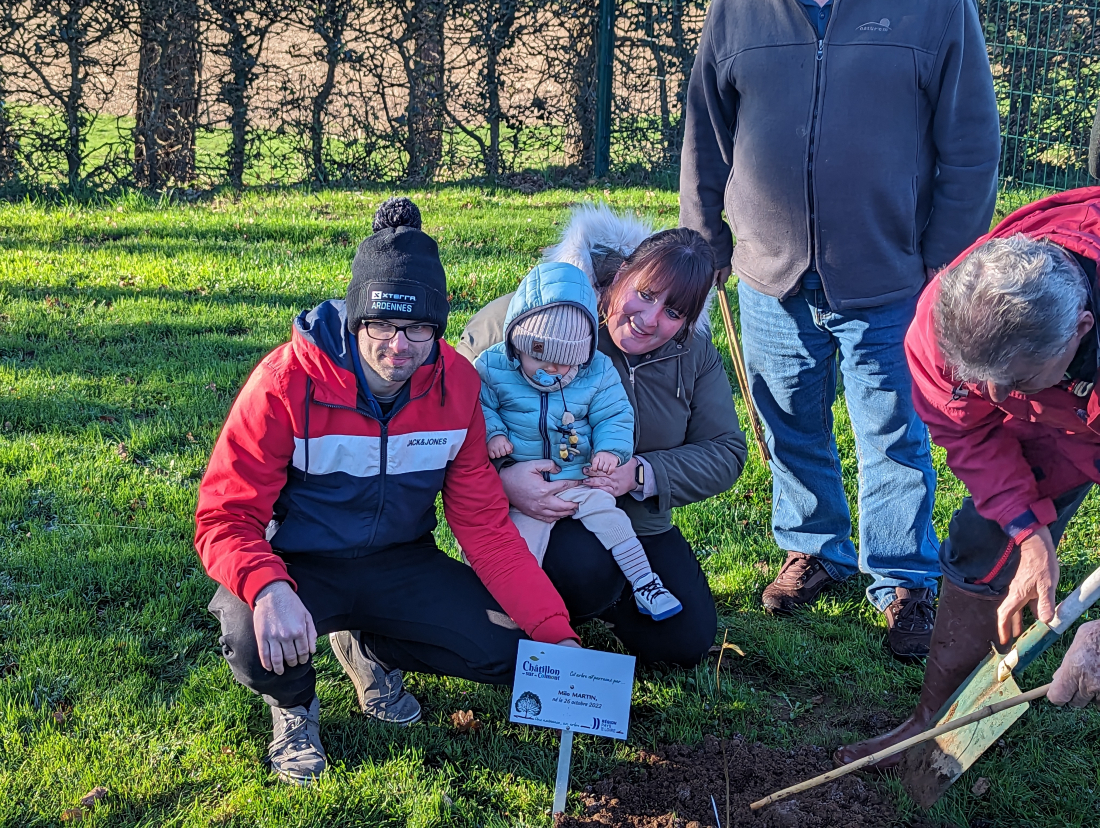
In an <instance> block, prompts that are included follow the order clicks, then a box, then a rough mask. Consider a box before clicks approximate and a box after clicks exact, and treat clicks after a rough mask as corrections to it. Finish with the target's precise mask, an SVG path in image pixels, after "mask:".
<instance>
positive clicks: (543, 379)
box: [531, 368, 561, 388]
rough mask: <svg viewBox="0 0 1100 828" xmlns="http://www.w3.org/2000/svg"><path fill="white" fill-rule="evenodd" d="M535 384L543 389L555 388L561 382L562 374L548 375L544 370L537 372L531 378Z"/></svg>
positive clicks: (540, 369)
mask: <svg viewBox="0 0 1100 828" xmlns="http://www.w3.org/2000/svg"><path fill="white" fill-rule="evenodd" d="M531 379H533V380H534V381H535V382H537V383H538V384H539V385H541V386H542V387H543V388H553V387H554V386H555V385H557V384H558V383H559V382H561V374H548V373H546V371H545V370H544V369H542V368H539V369H538V370H537V371H535V375H534V376H533V377H531Z"/></svg>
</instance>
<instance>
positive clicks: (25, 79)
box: [0, 0, 133, 191]
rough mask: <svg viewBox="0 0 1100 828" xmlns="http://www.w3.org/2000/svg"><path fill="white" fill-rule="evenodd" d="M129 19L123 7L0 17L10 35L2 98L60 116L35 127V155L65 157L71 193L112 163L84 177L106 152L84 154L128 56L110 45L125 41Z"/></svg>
mask: <svg viewBox="0 0 1100 828" xmlns="http://www.w3.org/2000/svg"><path fill="white" fill-rule="evenodd" d="M132 11H133V9H132V7H131V6H130V5H129V3H128V2H127V1H126V0H26V2H23V3H10V4H6V5H4V7H3V8H2V10H0V30H2V31H5V32H7V33H8V34H7V36H5V37H4V38H2V39H0V60H2V61H3V62H4V64H5V65H6V66H7V67H8V70H7V83H8V93H9V95H11V96H13V97H18V98H19V99H21V100H24V101H30V102H34V103H36V104H39V105H41V106H44V107H47V108H48V109H50V110H53V111H54V112H58V113H59V114H60V120H59V121H58V120H55V119H40V120H39V123H37V124H36V127H35V130H34V137H33V143H34V145H35V146H34V151H35V152H36V153H37V154H38V155H40V156H44V157H46V158H48V157H49V156H51V155H60V156H62V157H63V159H64V168H65V172H64V175H65V179H64V180H65V183H66V185H67V187H68V189H69V190H70V191H75V190H80V189H83V187H84V186H85V185H86V184H87V182H88V180H89V179H91V178H94V177H95V176H96V175H97V174H99V173H102V172H105V171H107V167H108V166H109V164H110V161H111V160H112V159H110V158H108V161H101V162H100V163H98V164H96V165H94V168H92V169H85V165H86V162H88V160H89V157H90V155H92V154H93V153H95V152H100V153H102V151H103V150H104V147H103V146H97V147H92V148H89V147H88V136H89V133H90V131H91V129H92V127H93V126H94V125H95V123H96V120H97V119H98V117H99V109H98V107H97V104H99V103H101V102H102V101H104V100H105V99H106V98H107V97H109V95H110V93H111V91H112V90H113V88H114V84H115V82H116V81H115V78H116V77H117V73H118V70H119V69H120V68H121V67H122V66H124V65H125V64H126V62H127V60H128V59H129V57H130V55H131V54H132V52H128V50H127V49H125V48H118V45H119V44H118V43H112V41H119V40H125V39H126V38H127V35H128V33H129V30H130V25H131V22H132ZM108 156H109V153H108ZM43 164H44V165H45V166H52V164H51V163H50V162H49V161H48V160H46V161H44V162H43Z"/></svg>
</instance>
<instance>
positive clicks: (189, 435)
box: [187, 431, 198, 443]
mask: <svg viewBox="0 0 1100 828" xmlns="http://www.w3.org/2000/svg"><path fill="white" fill-rule="evenodd" d="M187 442H188V443H196V442H198V441H197V440H196V439H195V435H194V434H192V433H191V432H190V431H188V432H187Z"/></svg>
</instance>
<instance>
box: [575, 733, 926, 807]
mask: <svg viewBox="0 0 1100 828" xmlns="http://www.w3.org/2000/svg"><path fill="white" fill-rule="evenodd" d="M725 748H726V756H727V757H728V760H729V792H730V803H729V825H730V826H731V827H732V828H736V826H750V825H751V826H754V828H795V827H796V826H797V828H832V826H837V827H838V828H839V826H844V827H845V828H858V827H859V826H867V827H868V828H870V827H871V826H873V828H888V827H889V826H893V825H902V824H905V823H903V822H902V821H901V820H899V819H898V817H897V814H896V811H895V810H894V806H893V804H892V803H891V802H890V801H889V798H888V797H887V796H886V795H884V794H882V793H880V792H879V790H878V789H877V787H876V786H875V784H874V783H873V782H869V781H867V780H864V779H862V778H860V777H858V776H856V775H854V774H853V775H851V776H846V777H843V778H842V779H839V780H836V781H835V782H832V783H829V784H825V785H822V786H820V787H818V788H815V789H814V790H812V791H807V792H805V793H801V794H797V795H795V796H793V797H791V798H790V799H786V800H783V801H781V802H777V803H775V804H774V805H771V806H769V807H767V808H764V809H763V810H761V811H760V812H759V813H756V814H754V813H753V812H752V811H750V810H749V803H750V802H755V801H756V800H758V799H761V798H762V797H764V796H767V795H768V794H770V793H774V792H775V791H778V790H780V789H782V788H786V787H787V786H789V785H793V784H795V783H796V782H801V781H803V780H805V779H809V778H810V777H812V776H816V775H818V774H819V773H823V772H825V771H827V770H830V769H831V768H832V763H831V761H830V760H829V753H828V751H826V750H824V749H823V748H819V747H812V746H803V747H800V748H798V749H796V750H793V751H788V750H773V749H771V748H766V747H764V746H763V745H761V744H748V743H746V742H744V741H743V740H741V739H737V738H735V739H730V740H728V741H727V742H726V745H725ZM712 796H713V797H714V801H715V803H716V804H717V807H718V814H719V817H720V818H721V820H722V828H726V777H725V774H724V773H723V769H722V745H721V743H720V742H719V740H718V739H716V738H715V737H713V736H708V737H706V739H705V740H704V741H703V744H702V745H701V746H699V747H697V748H688V747H684V746H682V745H672V746H666V747H662V748H660V749H659V750H658V751H657V753H652V754H648V753H647V754H643V756H642V761H641V762H640V763H637V764H634V765H630V766H627V767H623V768H619V769H618V770H616V771H615V772H613V773H612V775H611V776H609V777H607V778H606V779H601V780H599V781H597V782H594V783H593V784H591V785H589V786H587V787H586V788H585V793H583V794H581V797H580V798H581V804H582V806H583V811H582V814H581V815H578V816H572V815H570V816H565V817H559V819H558V822H557V823H556V826H557V828H609V826H620V827H621V828H716V826H715V819H714V806H713V805H711V797H712ZM910 824H911V823H910ZM923 825H924V826H925V828H930V827H931V823H923Z"/></svg>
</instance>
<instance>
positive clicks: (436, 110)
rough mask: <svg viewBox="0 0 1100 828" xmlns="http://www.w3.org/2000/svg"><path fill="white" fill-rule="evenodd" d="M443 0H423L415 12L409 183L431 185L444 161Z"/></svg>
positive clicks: (444, 15) (410, 106) (410, 104)
mask: <svg viewBox="0 0 1100 828" xmlns="http://www.w3.org/2000/svg"><path fill="white" fill-rule="evenodd" d="M445 19H446V6H445V5H444V3H443V2H442V0H423V2H420V3H418V4H417V7H416V8H415V9H414V10H413V23H414V26H415V27H416V31H415V36H414V41H413V67H414V68H413V73H412V79H411V83H410V86H409V112H408V122H409V166H408V169H407V170H406V172H405V177H406V178H407V179H409V180H410V181H431V180H432V178H434V177H435V174H436V171H437V170H438V169H439V165H440V163H441V162H442V160H443V94H444V90H443V23H444V20H445Z"/></svg>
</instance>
